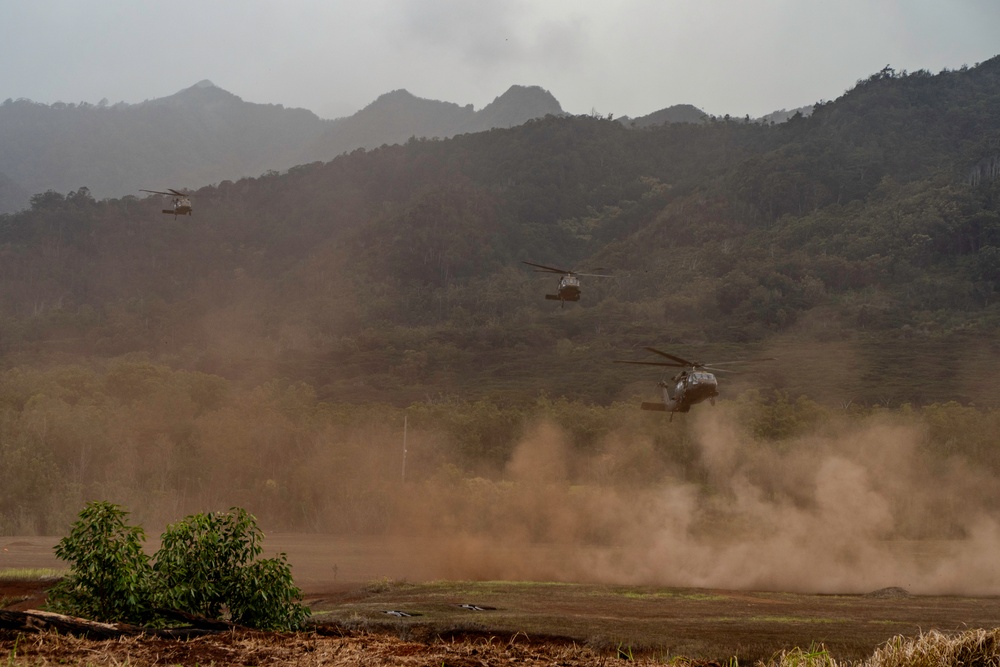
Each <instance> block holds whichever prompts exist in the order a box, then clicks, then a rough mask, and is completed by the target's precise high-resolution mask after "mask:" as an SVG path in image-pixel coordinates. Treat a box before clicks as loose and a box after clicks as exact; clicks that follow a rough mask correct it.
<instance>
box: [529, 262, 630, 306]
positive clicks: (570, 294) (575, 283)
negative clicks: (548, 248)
mask: <svg viewBox="0 0 1000 667" xmlns="http://www.w3.org/2000/svg"><path fill="white" fill-rule="evenodd" d="M521 263H522V264H527V265H528V266H533V267H535V271H537V272H539V273H559V274H562V277H561V278H560V279H559V289H558V290H557V292H556V293H555V294H546V295H545V298H546V299H549V300H551V301H559V302H560V303H559V306H560V307H562V306H563V305H564V304H565V303H566V302H567V301H579V300H580V279H579V278H578V277H577V276H591V277H594V278H611V276H610V275H609V274H606V273H579V272H578V271H573V270H571V269H557V268H556V267H554V266H545V265H544V264H535V263H534V262H526V261H524V260H522V261H521ZM597 270H598V271H600V269H597Z"/></svg>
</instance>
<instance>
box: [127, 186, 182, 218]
mask: <svg viewBox="0 0 1000 667" xmlns="http://www.w3.org/2000/svg"><path fill="white" fill-rule="evenodd" d="M167 190H168V191H167V192H161V191H159V190H139V192H149V193H152V194H154V195H166V196H168V197H173V198H174V201H173V208H165V209H163V212H164V213H167V214H170V213H173V215H174V219H177V216H179V215H191V212H192V211H193V210H194V209H192V208H191V196H190V195H186V194H184V193H183V192H178V191H177V190H174V189H173V188H167Z"/></svg>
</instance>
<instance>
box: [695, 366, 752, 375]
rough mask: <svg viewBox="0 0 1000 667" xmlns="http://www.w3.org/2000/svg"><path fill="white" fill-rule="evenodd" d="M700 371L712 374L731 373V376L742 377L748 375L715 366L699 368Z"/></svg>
mask: <svg viewBox="0 0 1000 667" xmlns="http://www.w3.org/2000/svg"><path fill="white" fill-rule="evenodd" d="M698 369H699V370H703V371H708V372H710V373H729V374H730V375H742V374H744V373H746V371H733V370H729V369H728V368H715V367H714V366H699V367H698Z"/></svg>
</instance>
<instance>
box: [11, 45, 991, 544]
mask: <svg viewBox="0 0 1000 667" xmlns="http://www.w3.org/2000/svg"><path fill="white" fill-rule="evenodd" d="M998 108H1000V58H994V59H993V60H990V61H989V62H986V63H983V64H982V65H979V66H977V67H975V68H971V69H963V70H960V71H946V72H942V73H940V74H937V75H931V74H929V73H926V72H916V73H909V74H907V73H897V72H893V71H892V70H889V69H886V70H883V71H882V72H878V73H876V74H874V75H872V76H870V77H868V78H866V79H864V80H863V81H860V82H859V83H858V85H857V86H856V87H855V88H854V89H852V90H850V91H848V92H847V93H846V94H844V95H843V96H842V97H840V98H838V99H836V100H833V101H831V102H827V103H824V104H820V105H818V106H817V107H816V108H815V110H814V113H813V114H812V115H811V116H809V117H802V116H796V117H794V118H793V119H791V120H790V121H789V122H788V123H786V124H782V125H770V124H767V125H765V124H758V123H749V122H746V121H737V120H731V119H713V120H710V121H708V122H705V123H698V124H673V125H663V126H658V127H650V128H627V127H625V126H623V125H622V124H620V123H618V122H617V121H614V120H612V119H611V118H596V117H555V116H549V117H547V118H544V119H540V120H536V121H532V122H529V123H527V124H525V125H522V126H519V127H515V128H510V129H494V130H491V131H489V132H482V133H470V134H464V135H460V136H457V137H455V138H452V139H448V140H411V141H409V142H407V143H406V144H405V145H397V146H384V147H381V148H378V149H374V150H367V151H366V150H357V151H354V152H351V153H349V154H345V155H342V156H340V157H338V158H336V159H334V160H332V161H330V162H325V163H324V162H315V163H311V164H305V165H301V166H298V167H294V168H292V169H289V170H288V171H287V173H277V172H270V173H266V174H264V175H262V176H260V177H257V178H245V179H240V180H237V181H235V182H233V181H223V182H221V183H219V184H218V185H212V186H205V187H202V188H200V189H199V190H197V191H196V192H194V195H193V199H192V201H193V203H194V215H193V216H191V217H182V218H179V219H176V220H175V219H174V218H173V217H172V216H169V215H163V214H162V213H161V212H160V211H161V209H162V208H163V207H164V206H165V204H166V202H165V201H164V200H161V199H160V198H159V197H149V198H137V197H133V196H128V197H124V198H119V199H102V200H100V201H98V200H96V199H95V198H94V197H93V196H92V195H91V193H90V192H89V191H88V190H87V189H85V188H80V189H77V190H73V191H70V192H67V193H60V192H55V191H48V192H44V193H38V194H35V195H34V196H33V197H32V198H31V208H30V209H29V210H25V211H22V212H20V213H16V214H8V215H4V216H0V362H2V366H3V368H2V369H0V436H2V437H0V464H2V465H0V475H2V476H0V532H32V531H38V532H45V531H50V530H53V526H56V527H59V526H62V525H64V524H65V522H67V521H69V520H71V518H72V516H73V515H74V513H75V512H76V511H77V510H78V509H79V506H80V503H81V502H83V501H85V500H86V499H89V498H92V497H105V498H112V499H115V500H117V501H119V502H124V503H126V504H128V505H129V506H130V507H137V508H139V509H138V513H139V515H140V516H139V518H140V519H142V518H144V517H151V518H153V519H154V520H158V518H160V517H176V516H178V515H179V513H180V512H182V511H201V510H203V509H204V508H206V507H226V506H228V505H226V503H230V504H241V505H243V504H247V505H248V506H249V508H250V509H251V511H255V512H259V513H260V514H261V516H262V517H264V518H265V520H266V521H269V522H271V524H270V525H281V526H292V527H295V528H306V529H315V530H335V531H339V530H344V531H354V530H375V531H377V530H382V529H383V528H385V526H387V525H389V524H390V523H392V521H402V523H403V525H419V522H417V523H414V522H413V521H410V519H412V518H413V517H409V519H408V518H407V514H406V509H407V508H412V507H413V504H412V502H411V501H410V499H409V497H408V496H407V493H408V492H409V491H407V490H406V489H402V488H400V489H397V487H398V483H397V480H398V470H399V468H398V459H397V458H396V456H395V455H394V454H393V453H392V452H395V451H396V450H397V447H398V440H397V439H396V438H397V437H398V435H399V434H400V430H401V428H402V424H401V422H402V421H404V420H405V419H407V418H409V419H411V420H413V421H411V422H410V423H411V427H412V428H413V429H414V431H413V435H412V436H411V437H413V438H415V439H416V440H415V442H419V443H420V446H419V448H418V450H419V451H420V452H421V453H420V454H419V455H415V456H416V458H415V459H414V460H412V461H411V466H412V467H411V468H410V472H409V473H408V474H412V475H413V476H414V478H415V479H419V480H422V481H421V483H426V484H428V485H429V486H428V487H427V489H428V493H430V489H431V486H433V487H434V488H435V489H441V488H443V489H449V490H450V491H449V492H451V493H453V494H462V493H471V494H472V495H473V496H475V498H476V503H478V504H477V505H476V507H477V508H479V509H477V510H476V511H481V512H483V513H484V514H483V516H486V515H487V514H489V512H490V508H491V507H493V501H492V500H491V499H495V498H499V497H503V498H508V499H509V500H511V502H514V500H513V499H515V496H516V494H512V492H511V490H510V489H511V487H509V486H504V485H503V484H501V483H500V482H497V481H496V480H498V479H500V478H502V477H503V476H504V475H505V474H507V473H506V472H505V470H507V468H505V466H510V465H514V463H516V462H512V461H513V457H515V456H516V445H517V443H518V442H521V441H522V440H523V439H524V438H525V437H529V436H530V433H532V429H533V428H538V426H537V424H538V423H539V422H542V423H550V424H555V425H556V426H557V427H558V428H559V429H562V430H561V433H563V435H555V436H551V437H549V436H545V437H544V438H540V439H541V440H544V441H545V442H549V441H551V440H556V441H558V440H559V438H560V437H562V438H565V440H566V442H567V443H568V444H566V448H567V451H573V452H577V453H579V454H580V455H581V456H582V457H583V458H582V459H581V460H582V461H583V462H582V463H579V464H578V468H574V469H572V470H566V471H564V473H560V474H564V477H562V478H560V479H565V480H572V481H579V482H580V483H582V484H586V485H590V486H588V487H587V489H588V490H587V491H586V492H584V491H579V492H574V493H576V494H577V495H575V496H573V497H572V498H570V497H569V496H567V497H566V498H565V499H564V500H565V501H566V502H570V501H572V502H578V501H586V500H587V498H589V496H587V493H590V492H591V491H592V490H594V489H596V488H597V487H598V486H599V485H601V484H606V483H607V484H613V483H616V482H615V480H619V481H621V482H622V484H623V485H625V486H628V487H629V488H631V487H632V486H634V485H635V484H643V483H645V481H649V483H650V484H653V483H654V481H655V480H659V479H662V478H663V476H664V475H678V476H679V478H682V479H685V480H692V481H695V482H697V484H698V485H700V486H699V488H701V489H703V490H704V493H706V494H709V495H711V493H713V491H712V489H713V487H712V483H713V482H712V473H711V471H710V469H709V468H707V467H706V466H707V465H708V464H707V463H706V462H705V461H704V460H702V458H701V457H700V456H699V453H698V446H699V445H698V444H697V442H698V441H699V440H698V438H699V437H701V436H699V435H698V433H697V431H698V429H699V428H700V429H702V430H704V429H705V428H708V427H706V426H705V424H704V423H702V424H701V426H699V425H698V424H699V422H698V421H697V419H698V416H699V415H706V414H719V415H728V417H725V419H728V420H729V421H728V422H726V423H727V424H730V426H726V427H725V428H729V429H731V430H732V431H733V433H734V435H732V437H734V438H737V439H740V443H741V446H740V448H739V452H740V454H739V455H740V456H741V457H746V458H747V459H748V460H750V461H756V462H757V463H756V464H754V465H758V464H759V465H758V468H756V469H760V470H763V469H764V468H766V467H767V466H768V465H769V464H767V463H766V461H768V460H770V459H769V458H768V457H770V456H772V455H773V454H774V452H779V451H780V452H788V451H789V449H788V448H789V447H791V445H789V444H788V439H789V438H795V437H800V436H803V434H808V433H811V432H813V431H812V430H811V429H816V428H822V429H826V430H825V431H824V433H826V432H830V433H833V432H841V430H842V429H846V432H847V433H848V435H847V436H845V438H846V439H845V442H854V441H855V440H856V439H858V438H860V440H858V441H859V442H862V441H864V442H867V440H866V438H875V439H878V438H879V437H882V436H881V435H880V434H882V433H883V431H881V430H879V429H884V428H886V427H885V423H884V419H889V420H890V421H893V420H895V422H897V423H899V424H905V425H906V428H910V429H914V434H911V435H908V436H907V437H908V438H909V440H908V442H909V444H908V445H907V447H910V446H912V447H914V448H916V447H918V446H919V447H922V448H926V451H924V452H923V453H922V454H921V458H920V460H921V461H925V459H926V460H933V461H937V463H934V464H933V466H932V465H931V464H930V463H927V465H928V466H930V467H929V468H928V469H927V470H928V471H927V475H929V476H933V479H939V478H940V475H941V474H943V471H946V470H958V468H953V467H952V468H949V467H948V466H949V465H952V464H950V463H948V464H946V463H945V461H948V460H950V459H948V457H950V456H953V455H954V456H961V457H962V458H963V459H964V460H966V461H967V462H969V463H970V464H971V465H972V466H974V467H976V468H980V469H983V470H992V471H996V470H998V466H1000V463H998V461H997V459H996V456H995V451H996V448H995V446H994V445H995V443H994V442H993V440H994V439H995V438H994V436H995V432H996V429H995V422H996V419H997V415H998V411H997V408H998V406H1000V386H998V385H997V383H996V381H995V377H996V375H997V372H998V371H1000V342H998V337H997V330H998V324H1000V309H998V296H1000V295H998V287H1000V284H998V280H1000V178H998V174H1000V169H998V167H997V165H998V164H1000V116H998V115H997V114H996V109H998ZM523 260H529V261H534V262H539V263H543V264H548V265H555V266H565V267H570V268H574V269H578V270H586V269H588V268H597V267H601V268H603V269H604V270H605V271H608V272H610V273H612V274H613V277H612V278H586V277H585V278H584V279H583V296H582V299H581V301H580V302H579V303H576V304H567V305H565V306H561V305H560V304H559V303H557V302H553V301H546V300H545V299H544V294H546V293H551V292H552V291H553V290H554V288H555V283H556V279H557V278H558V277H557V276H553V275H551V274H539V273H534V272H532V271H531V270H530V268H529V267H527V266H525V265H523V264H522V263H521V262H522V261H523ZM649 345H652V346H655V347H658V348H661V349H665V350H669V351H671V352H674V353H676V354H680V355H683V356H685V357H688V358H692V357H693V358H697V359H700V360H703V361H720V360H728V359H738V358H740V357H744V356H750V355H752V356H759V355H770V356H775V357H777V358H778V361H777V362H774V363H770V364H762V365H760V366H759V367H758V369H757V370H755V372H754V373H751V374H747V375H735V376H725V377H723V378H722V383H723V384H722V391H723V396H722V399H723V400H722V402H721V403H722V404H721V405H718V406H715V408H712V407H710V406H707V405H706V406H698V407H697V408H696V410H698V412H695V411H692V413H690V414H689V415H683V416H682V417H681V418H679V419H676V420H674V422H672V423H671V422H666V421H665V420H664V419H663V416H662V415H657V414H652V415H651V414H649V413H641V412H640V411H639V410H638V409H637V405H636V404H637V402H638V401H639V400H643V399H647V400H648V399H651V398H652V397H653V395H654V392H655V386H654V383H655V381H656V380H657V379H658V378H659V374H658V372H657V371H658V369H646V368H643V367H636V366H624V365H616V364H613V363H612V361H613V360H614V359H623V358H624V359H637V358H642V356H643V355H644V354H645V353H644V352H643V350H642V349H641V348H642V347H643V346H649ZM886 408H889V410H888V411H887V410H886ZM713 410H714V411H716V412H706V411H713ZM720 419H723V418H722V417H720ZM841 419H844V420H847V421H849V422H850V423H851V424H852V426H850V427H847V426H844V425H843V424H841V422H840V421H839V420H841ZM668 424H669V426H668ZM817 425H819V426H817ZM855 427H857V428H858V429H862V431H863V435H858V433H861V431H857V432H856V431H852V430H851V429H853V428H855ZM713 428H714V427H713ZM720 428H721V427H720ZM893 428H895V427H893ZM872 433H874V435H871V434H872ZM958 433H960V434H961V437H957V436H956V434H958ZM526 434H527V435H526ZM855 436H857V437H855ZM727 437H729V436H727ZM803 437H804V436H803ZM533 442H534V441H533ZM761 443H763V444H761ZM546 446H548V445H546ZM812 446H813V443H812V441H810V440H808V439H803V440H802V441H797V444H796V445H795V447H801V448H802V451H805V450H806V449H808V448H809V447H812ZM539 447H541V449H543V450H544V447H543V446H541V445H539ZM612 450H614V451H612ZM906 451H910V450H906ZM907 456H908V455H907ZM755 457H756V458H755ZM928 457H930V458H928ZM935 457H937V458H935ZM907 460H910V459H909V458H908V459H907ZM921 465H923V463H922V464H921ZM525 466H526V467H525V469H529V468H530V469H531V470H534V469H535V468H540V469H542V470H547V469H548V466H549V463H543V464H542V465H540V466H534V467H533V466H532V465H529V464H525ZM934 466H937V467H934ZM466 472H467V474H466ZM478 474H481V475H484V476H485V477H486V478H489V479H492V480H494V481H490V482H486V481H483V480H480V479H478V478H473V477H472V476H474V475H478ZM786 481H787V480H786ZM460 482H461V483H460ZM789 484H794V482H789ZM779 486H780V485H779ZM923 486H924V487H929V486H934V484H929V483H926V482H924V484H923ZM573 488H574V489H576V488H577V487H573ZM623 488H625V487H623ZM762 488H763V487H762ZM766 492H767V493H772V492H773V493H776V494H784V493H791V494H792V496H794V489H793V490H788V489H785V488H784V487H781V488H777V487H776V488H775V489H771V490H766ZM151 494H152V495H151ZM994 496H995V492H988V493H987V492H984V493H983V494H982V497H983V498H985V499H986V500H985V501H984V502H987V504H990V503H992V504H990V505H989V507H990V508H993V507H995V501H996V499H995V498H994ZM468 498H469V496H464V497H463V498H462V499H461V502H457V496H456V497H454V498H452V500H456V504H458V505H461V506H465V505H466V504H467V503H468ZM946 500H947V499H943V498H939V499H936V500H934V503H937V502H939V501H940V502H945V501H946ZM442 502H445V503H447V502H448V501H447V499H445V500H443V501H442ZM901 502H902V501H901ZM928 502H930V501H928ZM932 505H933V503H932ZM560 506H562V503H561V502H560ZM989 511H993V510H992V509H990V510H989ZM927 514H928V513H927V512H924V513H923V514H922V515H921V516H924V517H925V518H926V515H927ZM930 514H934V513H933V512H930ZM705 516H709V515H708V514H706V515H705ZM941 516H944V515H941ZM970 516H972V515H970ZM393 517H395V518H393ZM401 517H402V518H401ZM484 520H485V519H484ZM456 521H458V519H456ZM940 523H941V525H936V524H935V525H931V524H927V523H926V522H925V523H920V522H919V521H915V522H914V523H913V525H906V526H902V527H897V528H894V529H893V530H896V531H897V533H894V535H895V536H904V537H906V536H912V535H915V534H918V533H919V534H925V533H922V532H921V531H925V532H927V531H929V533H928V534H935V535H941V534H952V532H954V531H959V532H960V531H961V530H964V528H963V527H962V526H961V525H960V524H961V521H959V520H957V519H956V520H954V521H953V520H952V519H942V521H941V522H940ZM956 526H957V527H956ZM543 529H544V527H539V528H538V530H539V531H542V533H544V530H543ZM589 534H590V533H588V535H589ZM588 539H589V538H588Z"/></svg>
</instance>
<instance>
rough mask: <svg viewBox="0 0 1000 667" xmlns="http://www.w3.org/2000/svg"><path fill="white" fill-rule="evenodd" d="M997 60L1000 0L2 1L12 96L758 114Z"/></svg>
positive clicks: (0, 45) (326, 110) (341, 108)
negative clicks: (407, 101)
mask: <svg viewBox="0 0 1000 667" xmlns="http://www.w3.org/2000/svg"><path fill="white" fill-rule="evenodd" d="M997 54H1000V0H621V1H616V0H602V1H600V2H598V1H596V0H350V1H348V0H267V1H265V0H172V1H171V2H153V1H152V0H88V1H87V2H83V1H80V0H0V99H6V98H14V99H17V98H21V97H26V98H29V99H32V100H35V101H36V102H43V103H46V104H50V103H52V102H56V101H62V102H81V101H82V102H90V103H97V102H99V101H100V100H101V99H102V98H107V99H108V100H109V101H110V102H111V103H115V102H128V103H136V102H141V101H143V100H146V99H153V98H157V97H164V96H167V95H171V94H173V93H175V92H177V91H178V90H181V89H183V88H187V87H189V86H191V85H193V84H195V83H197V82H198V81H200V80H202V79H209V80H211V81H212V82H213V83H215V84H216V85H217V86H219V87H221V88H224V89H226V90H228V91H229V92H231V93H234V94H236V95H238V96H240V97H241V98H243V99H244V100H246V101H248V102H259V103H274V104H283V105H284V106H286V107H303V108H306V109H310V110H312V111H314V112H316V113H317V114H318V115H320V116H322V117H324V118H336V117H340V116H347V115H350V114H352V113H354V112H355V111H358V110H359V109H361V108H363V107H365V106H366V105H368V104H369V103H371V102H372V101H374V100H375V98H377V97H378V96H379V95H381V94H382V93H386V92H389V91H391V90H396V89H399V88H405V89H406V90H408V91H410V92H411V93H413V94H414V95H416V96H418V97H424V98H429V99H436V100H443V101H448V102H455V103H458V104H462V105H465V104H473V105H474V106H475V108H476V109H481V108H482V107H483V106H485V105H486V104H489V103H490V102H492V101H493V99H494V98H496V97H497V96H499V95H501V94H502V93H503V92H504V91H506V90H507V88H509V87H510V86H511V85H514V84H520V85H537V86H541V87H542V88H545V89H546V90H548V91H550V92H551V93H552V94H553V95H555V97H556V99H558V100H559V102H560V103H561V104H562V107H563V109H564V110H566V111H567V112H570V113H574V114H585V113H591V112H597V113H600V114H603V115H606V114H608V113H612V114H614V115H615V116H623V115H628V116H633V117H635V116H642V115H645V114H648V113H651V112H653V111H656V110H659V109H662V108H665V107H668V106H671V105H674V104H693V105H695V106H697V107H698V108H700V109H702V110H703V111H705V112H707V113H709V114H713V115H719V116H721V115H724V114H727V113H728V114H732V115H734V116H742V115H745V114H749V115H751V116H760V115H763V114H766V113H769V112H771V111H774V110H777V109H783V108H784V109H792V108H795V107H799V106H804V105H806V104H811V103H813V102H816V101H819V100H831V99H836V98H837V97H839V96H840V95H842V94H843V93H844V92H845V91H847V90H848V89H850V88H852V87H853V86H854V84H855V82H856V81H857V80H858V79H861V78H865V77H867V76H869V75H870V74H872V73H874V72H876V71H878V70H880V69H882V68H883V67H885V66H886V65H891V66H892V67H893V68H895V69H896V70H908V71H915V70H918V69H926V70H929V71H931V72H933V73H937V72H940V71H941V70H942V69H957V68H959V67H961V66H962V65H969V66H973V65H975V64H976V63H978V62H982V61H984V60H988V59H989V58H991V57H993V56H995V55H997Z"/></svg>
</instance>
